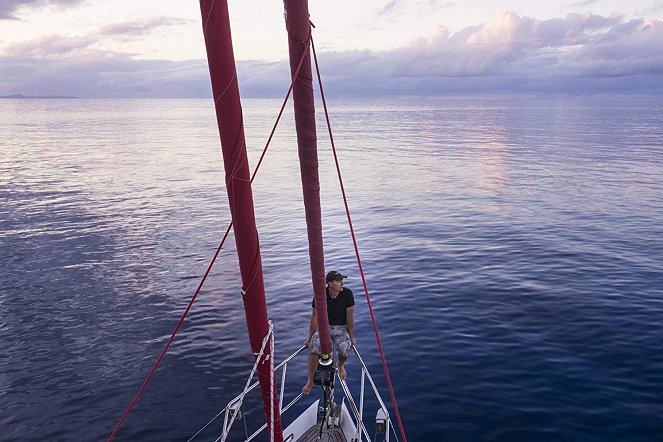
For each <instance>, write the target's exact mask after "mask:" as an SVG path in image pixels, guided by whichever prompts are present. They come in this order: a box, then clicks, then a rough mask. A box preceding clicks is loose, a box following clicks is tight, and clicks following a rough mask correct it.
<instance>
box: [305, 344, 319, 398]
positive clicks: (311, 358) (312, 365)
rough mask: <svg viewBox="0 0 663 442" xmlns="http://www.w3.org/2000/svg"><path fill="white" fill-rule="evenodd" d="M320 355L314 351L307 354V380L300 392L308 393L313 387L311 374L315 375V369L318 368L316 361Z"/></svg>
mask: <svg viewBox="0 0 663 442" xmlns="http://www.w3.org/2000/svg"><path fill="white" fill-rule="evenodd" d="M319 360H320V356H318V355H316V354H315V353H309V355H308V380H307V382H306V385H304V388H302V393H304V394H309V393H310V392H311V389H312V388H313V376H315V369H316V368H318V362H319Z"/></svg>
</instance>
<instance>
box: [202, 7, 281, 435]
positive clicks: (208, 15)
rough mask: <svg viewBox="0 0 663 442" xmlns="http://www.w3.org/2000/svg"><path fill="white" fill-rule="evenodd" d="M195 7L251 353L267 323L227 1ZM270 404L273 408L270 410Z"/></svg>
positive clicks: (265, 371)
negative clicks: (199, 23)
mask: <svg viewBox="0 0 663 442" xmlns="http://www.w3.org/2000/svg"><path fill="white" fill-rule="evenodd" d="M200 8H201V13H202V22H203V34H204V36H205V46H206V49H207V60H208V64H209V70H210V77H211V80H212V93H213V95H214V103H215V108H216V119H217V123H218V126H219V134H220V137H221V148H222V152H223V165H224V168H225V172H226V188H227V190H228V201H229V203H230V213H231V215H232V221H233V230H234V233H235V242H236V244H237V255H238V258H239V267H240V272H241V275H242V286H243V290H242V297H243V302H244V312H245V315H246V323H247V328H248V332H249V342H250V345H251V350H252V352H253V354H254V355H257V354H258V352H259V351H260V348H261V345H262V340H263V338H264V337H265V336H266V335H267V333H268V331H269V323H268V318H267V305H266V303H265V287H264V282H263V274H262V261H261V258H260V245H259V242H258V231H257V229H256V223H255V215H254V212H253V195H252V191H251V175H250V172H249V163H248V159H247V153H246V141H245V138H244V124H243V119H242V107H241V103H240V97H239V88H238V85H237V73H236V68H235V56H234V53H233V46H232V39H231V34H230V21H229V17H228V3H227V0H201V1H200ZM265 350H266V351H265V356H264V358H263V359H264V360H265V361H267V360H268V359H267V358H269V357H271V355H270V351H269V350H270V349H269V346H267V347H266V349H265ZM257 372H258V381H259V384H260V391H261V394H262V400H263V404H264V411H265V417H266V420H267V427H268V428H271V425H270V423H271V422H270V421H271V416H272V415H273V416H274V422H273V429H274V430H273V435H274V439H273V440H275V441H276V442H282V441H283V428H282V424H281V414H280V411H279V409H278V403H279V402H278V399H277V397H276V389H275V385H273V386H272V387H273V388H271V389H270V378H271V373H270V364H269V363H266V362H265V363H259V364H258V369H257ZM270 396H271V397H270ZM271 399H273V401H272V400H271ZM272 405H273V407H274V408H275V409H274V410H271V406H272ZM272 411H273V413H272Z"/></svg>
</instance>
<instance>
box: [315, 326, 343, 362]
mask: <svg viewBox="0 0 663 442" xmlns="http://www.w3.org/2000/svg"><path fill="white" fill-rule="evenodd" d="M329 328H330V330H329V331H330V332H331V340H332V343H333V345H334V346H335V347H336V351H338V354H339V355H340V356H341V357H342V358H347V357H348V356H349V355H350V347H351V342H350V334H349V333H348V326H347V325H330V326H329ZM308 349H309V353H315V354H316V355H318V356H321V355H322V351H321V350H320V335H318V331H317V330H316V331H315V333H313V336H312V337H311V342H310V343H309V344H308Z"/></svg>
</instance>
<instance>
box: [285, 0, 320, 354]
mask: <svg viewBox="0 0 663 442" xmlns="http://www.w3.org/2000/svg"><path fill="white" fill-rule="evenodd" d="M283 4H284V7H285V24H286V30H287V31H288V47H289V50H290V71H291V74H292V75H293V76H294V75H295V72H296V70H297V65H298V64H299V60H300V59H301V58H302V54H303V53H304V51H306V52H307V54H306V58H305V59H304V62H303V63H302V66H301V68H300V71H299V76H298V77H297V80H296V81H295V83H294V86H293V89H292V97H293V101H294V105H295V122H296V127H297V146H298V149H299V167H300V170H301V175H302V188H303V192H304V207H305V210H306V228H307V232H308V250H309V257H310V260H311V281H312V284H313V296H314V298H315V307H316V308H315V310H316V315H317V321H318V333H319V334H320V347H321V350H322V353H323V355H325V354H327V355H329V354H330V352H331V337H330V335H329V319H328V318H327V295H326V291H325V287H326V282H325V258H324V251H323V246H322V215H321V211H320V178H319V176H318V146H317V135H316V130H315V104H314V101H313V77H312V72H311V58H310V55H309V45H308V41H309V38H310V35H311V22H310V20H309V13H308V0H284V2H283Z"/></svg>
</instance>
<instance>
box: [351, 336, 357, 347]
mask: <svg viewBox="0 0 663 442" xmlns="http://www.w3.org/2000/svg"><path fill="white" fill-rule="evenodd" d="M350 343H351V344H352V345H357V340H356V339H355V337H354V336H350Z"/></svg>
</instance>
